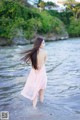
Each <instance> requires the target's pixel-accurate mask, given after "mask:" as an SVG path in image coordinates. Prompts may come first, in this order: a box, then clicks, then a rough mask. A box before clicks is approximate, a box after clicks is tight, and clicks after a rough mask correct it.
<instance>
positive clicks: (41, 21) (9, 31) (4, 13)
mask: <svg viewBox="0 0 80 120" xmlns="http://www.w3.org/2000/svg"><path fill="white" fill-rule="evenodd" d="M21 31H22V33H20V32H21ZM63 31H64V25H63V23H62V22H61V21H60V20H59V19H58V18H57V17H54V16H51V15H50V14H49V13H48V12H47V11H42V12H39V10H38V9H36V8H28V7H27V6H25V5H24V4H21V3H20V2H18V0H15V1H13V0H1V1H0V37H5V38H9V39H12V38H14V37H16V36H17V37H18V36H19V35H23V36H24V37H26V38H27V39H32V38H33V37H34V35H35V34H37V33H38V34H47V33H50V32H51V33H53V32H54V33H57V34H61V33H62V32H63Z"/></svg>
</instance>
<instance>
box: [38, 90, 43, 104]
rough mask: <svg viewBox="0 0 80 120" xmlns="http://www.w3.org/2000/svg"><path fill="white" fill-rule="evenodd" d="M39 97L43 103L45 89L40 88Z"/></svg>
mask: <svg viewBox="0 0 80 120" xmlns="http://www.w3.org/2000/svg"><path fill="white" fill-rule="evenodd" d="M39 98H40V102H42V103H43V100H44V89H40V90H39Z"/></svg>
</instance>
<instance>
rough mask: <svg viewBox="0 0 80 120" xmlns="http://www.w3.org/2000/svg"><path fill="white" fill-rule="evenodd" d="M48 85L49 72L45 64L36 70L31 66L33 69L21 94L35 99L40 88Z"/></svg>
mask: <svg viewBox="0 0 80 120" xmlns="http://www.w3.org/2000/svg"><path fill="white" fill-rule="evenodd" d="M46 85H47V74H46V68H45V65H43V66H42V68H41V69H40V70H35V69H34V68H31V71H30V73H29V75H28V77H27V80H26V83H25V86H24V88H23V90H22V91H21V95H23V96H24V97H26V98H28V99H30V100H33V99H34V98H35V97H36V95H38V92H39V90H40V89H46Z"/></svg>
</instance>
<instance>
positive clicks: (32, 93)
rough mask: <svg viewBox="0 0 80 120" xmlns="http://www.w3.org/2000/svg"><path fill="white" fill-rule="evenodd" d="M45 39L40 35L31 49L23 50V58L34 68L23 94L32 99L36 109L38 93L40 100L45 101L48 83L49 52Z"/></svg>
mask: <svg viewBox="0 0 80 120" xmlns="http://www.w3.org/2000/svg"><path fill="white" fill-rule="evenodd" d="M44 46H45V41H44V39H43V38H41V37H38V38H37V39H36V40H35V42H34V46H33V48H32V49H30V50H26V51H24V52H22V53H23V54H25V56H24V57H23V58H22V59H21V60H24V61H25V62H30V63H31V65H32V69H31V71H30V73H29V76H28V78H27V81H26V84H25V86H24V88H23V90H22V91H21V95H23V96H24V97H26V98H28V99H30V100H32V103H33V107H34V108H35V109H36V108H37V107H36V105H37V100H38V95H39V98H40V102H43V99H44V91H45V89H46V84H47V74H46V68H45V62H46V58H47V52H46V50H45V49H44Z"/></svg>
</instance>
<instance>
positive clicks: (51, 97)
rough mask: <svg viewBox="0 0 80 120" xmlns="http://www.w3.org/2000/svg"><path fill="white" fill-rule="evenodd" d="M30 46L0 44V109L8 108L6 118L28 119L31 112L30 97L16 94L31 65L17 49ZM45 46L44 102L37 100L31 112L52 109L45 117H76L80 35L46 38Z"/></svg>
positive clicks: (79, 101)
mask: <svg viewBox="0 0 80 120" xmlns="http://www.w3.org/2000/svg"><path fill="white" fill-rule="evenodd" d="M31 47H32V45H23V46H21V45H18V46H6V47H0V111H6V110H7V111H9V112H11V113H10V120H18V119H19V120H28V119H26V118H27V116H28V117H29V115H30V116H31V115H32V114H34V112H33V111H32V112H31V110H32V108H31V106H32V105H31V103H29V102H30V101H29V100H27V99H26V98H24V97H23V96H22V95H21V94H20V92H21V90H22V89H23V86H24V84H25V82H26V79H25V78H24V76H25V75H26V78H27V76H28V74H29V72H30V69H31V66H30V65H26V64H25V63H23V62H21V61H20V58H21V56H20V54H19V52H21V51H22V50H24V49H28V48H31ZM45 49H46V50H47V53H48V58H47V61H46V71H47V76H48V82H47V89H46V91H45V96H44V103H43V105H42V106H41V105H39V103H38V106H39V110H40V111H37V112H36V113H35V114H36V115H37V114H38V113H40V112H42V114H43V113H44V111H46V112H47V114H48V113H49V114H50V115H53V113H54V115H53V116H52V118H49V119H48V120H80V38H71V39H68V40H60V41H53V42H52V41H51V42H46V46H45ZM19 78H20V79H19ZM27 108H28V111H27V113H26V110H27ZM21 111H23V113H24V114H22V112H21ZM45 114H46V113H45ZM14 115H15V118H14ZM23 116H24V117H23ZM21 117H22V118H21ZM48 117H49V116H48ZM23 118H24V119H23ZM34 118H35V119H33V120H37V119H36V117H34ZM39 118H40V117H39ZM31 120H32V118H31ZM38 120H39V119H38ZM41 120H42V119H41ZM46 120H47V119H46Z"/></svg>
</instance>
